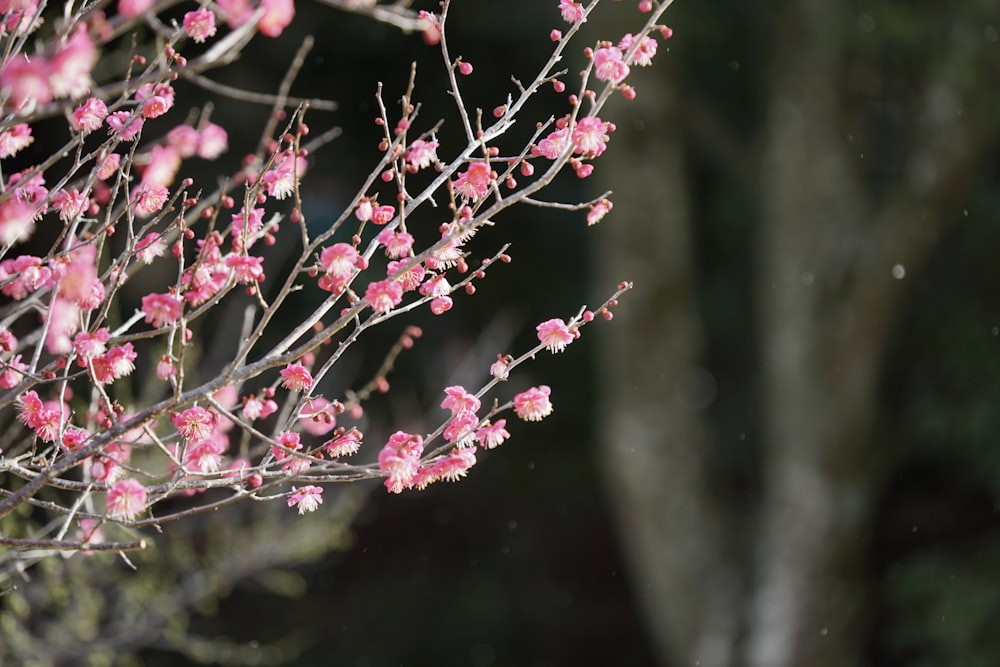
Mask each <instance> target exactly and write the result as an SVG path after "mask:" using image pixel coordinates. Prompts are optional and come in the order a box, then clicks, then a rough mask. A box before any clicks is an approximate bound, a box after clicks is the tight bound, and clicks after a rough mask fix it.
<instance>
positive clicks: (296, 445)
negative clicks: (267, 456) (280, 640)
mask: <svg viewBox="0 0 1000 667" xmlns="http://www.w3.org/2000/svg"><path fill="white" fill-rule="evenodd" d="M274 442H275V443H276V444H277V446H275V445H271V455H272V456H273V457H274V458H275V459H276V460H278V461H284V460H285V459H287V458H288V457H290V456H291V454H289V452H288V451H286V450H291V451H293V452H297V451H299V450H300V449H302V440H301V436H300V435H299V434H298V433H295V432H294V431H285V432H283V433H279V434H278V436H277V437H276V438H275V439H274Z"/></svg>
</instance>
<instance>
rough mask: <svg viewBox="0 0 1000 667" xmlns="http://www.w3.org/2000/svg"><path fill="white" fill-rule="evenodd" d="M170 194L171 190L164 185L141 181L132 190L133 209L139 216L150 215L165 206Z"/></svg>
mask: <svg viewBox="0 0 1000 667" xmlns="http://www.w3.org/2000/svg"><path fill="white" fill-rule="evenodd" d="M168 196H170V191H169V190H167V189H166V188H165V187H163V186H162V185H148V184H146V183H140V184H139V186H138V187H137V188H136V189H135V190H134V191H133V192H132V210H133V211H135V214H136V215H137V216H139V217H142V218H145V217H148V216H150V215H152V214H154V213H156V212H157V211H159V210H160V209H162V208H163V205H164V204H166V203H167V197H168Z"/></svg>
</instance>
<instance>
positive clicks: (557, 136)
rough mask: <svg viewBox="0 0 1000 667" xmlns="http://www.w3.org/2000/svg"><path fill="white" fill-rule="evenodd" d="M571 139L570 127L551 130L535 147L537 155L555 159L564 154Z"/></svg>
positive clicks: (534, 150)
mask: <svg viewBox="0 0 1000 667" xmlns="http://www.w3.org/2000/svg"><path fill="white" fill-rule="evenodd" d="M568 140H569V128H566V127H564V128H562V129H561V130H555V131H554V132H549V134H548V136H546V137H545V138H544V139H542V140H541V141H539V142H538V146H537V147H536V148H534V149H533V152H534V153H535V154H536V155H544V156H545V157H546V158H548V159H549V160H555V159H556V158H558V157H559V156H560V155H562V152H563V150H565V148H566V143H567V141H568Z"/></svg>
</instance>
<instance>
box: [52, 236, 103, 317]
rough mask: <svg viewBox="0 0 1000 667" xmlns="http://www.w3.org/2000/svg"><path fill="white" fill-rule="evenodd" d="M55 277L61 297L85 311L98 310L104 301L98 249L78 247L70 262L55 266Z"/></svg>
mask: <svg viewBox="0 0 1000 667" xmlns="http://www.w3.org/2000/svg"><path fill="white" fill-rule="evenodd" d="M52 275H53V277H54V278H55V279H56V280H58V281H59V292H58V294H59V296H60V297H62V298H64V299H67V300H69V301H72V302H73V303H74V304H76V305H77V306H79V307H80V308H83V309H91V308H96V307H97V306H99V305H100V304H101V302H102V301H103V300H104V294H105V290H104V283H102V282H101V278H100V276H99V275H98V274H97V248H95V247H94V246H93V245H80V246H77V247H76V248H75V249H74V250H73V251H72V252H71V253H70V255H69V261H65V262H58V263H56V264H54V265H53V271H52Z"/></svg>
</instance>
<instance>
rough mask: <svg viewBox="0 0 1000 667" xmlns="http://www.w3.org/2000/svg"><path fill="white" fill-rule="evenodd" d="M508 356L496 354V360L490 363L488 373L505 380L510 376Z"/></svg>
mask: <svg viewBox="0 0 1000 667" xmlns="http://www.w3.org/2000/svg"><path fill="white" fill-rule="evenodd" d="M510 361H511V360H510V357H509V356H506V357H505V356H503V355H500V354H498V355H497V360H496V361H494V362H493V363H492V364H491V365H490V375H492V376H493V377H495V378H496V379H498V380H506V379H507V378H508V377H509V376H510Z"/></svg>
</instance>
